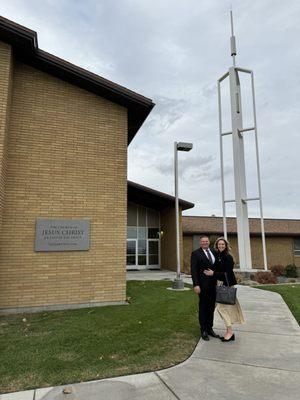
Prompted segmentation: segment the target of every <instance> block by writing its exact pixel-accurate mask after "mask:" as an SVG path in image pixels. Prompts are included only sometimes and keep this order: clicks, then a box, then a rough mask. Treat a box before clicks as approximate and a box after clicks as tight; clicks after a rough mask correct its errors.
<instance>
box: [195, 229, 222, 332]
mask: <svg viewBox="0 0 300 400" xmlns="http://www.w3.org/2000/svg"><path fill="white" fill-rule="evenodd" d="M209 245H210V242H209V238H208V237H207V236H202V237H201V238H200V248H199V249H197V250H195V251H193V252H192V256H191V272H192V279H193V285H194V291H195V293H196V294H198V295H199V324H200V329H201V337H202V339H204V340H209V337H208V336H209V335H210V336H213V337H219V335H217V334H216V333H215V332H214V331H213V321H214V311H215V302H216V283H217V281H216V278H214V277H213V276H206V275H205V274H204V270H207V269H211V270H214V264H215V254H214V252H213V251H212V250H210V248H209Z"/></svg>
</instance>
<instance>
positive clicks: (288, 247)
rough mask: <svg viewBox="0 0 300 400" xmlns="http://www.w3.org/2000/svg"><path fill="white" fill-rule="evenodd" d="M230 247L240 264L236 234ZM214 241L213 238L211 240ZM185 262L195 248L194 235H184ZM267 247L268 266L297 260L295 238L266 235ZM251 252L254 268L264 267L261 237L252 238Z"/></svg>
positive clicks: (231, 237)
mask: <svg viewBox="0 0 300 400" xmlns="http://www.w3.org/2000/svg"><path fill="white" fill-rule="evenodd" d="M228 240H229V243H230V247H231V250H232V255H233V257H234V260H235V263H236V264H238V262H239V256H238V244H237V237H236V236H230V235H229V236H228ZM211 242H212V243H213V240H211ZM183 244H184V255H185V256H184V264H185V265H188V263H189V262H190V254H191V252H192V248H193V236H187V235H185V236H184V239H183ZM266 249H267V260H268V267H269V268H270V267H271V266H272V265H278V264H281V265H283V266H286V265H287V264H293V263H294V262H296V257H295V258H294V249H293V238H289V237H284V236H283V237H266ZM251 254H252V265H253V268H261V269H263V265H264V263H263V254H262V243H261V238H260V237H252V238H251Z"/></svg>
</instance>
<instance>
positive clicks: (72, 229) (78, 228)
mask: <svg viewBox="0 0 300 400" xmlns="http://www.w3.org/2000/svg"><path fill="white" fill-rule="evenodd" d="M89 248H90V220H86V219H82V220H79V219H42V218H38V219H37V220H36V229H35V251H77V250H89Z"/></svg>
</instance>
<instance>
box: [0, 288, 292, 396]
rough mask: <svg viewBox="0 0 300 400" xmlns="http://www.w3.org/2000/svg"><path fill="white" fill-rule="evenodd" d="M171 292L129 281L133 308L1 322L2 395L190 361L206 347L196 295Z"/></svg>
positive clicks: (8, 318)
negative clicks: (199, 345) (195, 351)
mask: <svg viewBox="0 0 300 400" xmlns="http://www.w3.org/2000/svg"><path fill="white" fill-rule="evenodd" d="M170 285H171V284H170V282H166V281H155V282H154V281H146V282H144V281H143V282H141V281H134V282H132V281H131V282H128V286H127V296H128V298H130V301H131V304H130V305H124V306H108V307H99V308H88V309H80V310H69V311H56V312H44V313H39V314H26V315H20V314H19V315H15V316H2V317H0V355H1V362H0V393H4V392H11V391H18V390H25V389H31V388H36V387H45V386H54V385H61V384H67V383H74V382H80V381H87V380H93V379H101V378H105V377H112V376H118V375H126V374H132V373H137V372H143V371H150V370H155V369H159V368H164V367H168V366H170V365H173V364H176V363H179V362H181V361H183V360H184V359H186V358H187V357H188V356H189V355H190V354H191V353H192V351H193V349H194V347H195V345H196V344H197V342H198V340H199V327H198V318H197V308H198V305H197V296H195V294H194V293H193V291H192V290H190V291H185V292H172V291H169V290H166V288H167V287H169V286H170ZM298 296H299V293H298ZM24 318H26V320H25V322H24V321H23V319H24Z"/></svg>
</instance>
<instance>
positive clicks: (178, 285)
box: [173, 142, 193, 290]
mask: <svg viewBox="0 0 300 400" xmlns="http://www.w3.org/2000/svg"><path fill="white" fill-rule="evenodd" d="M192 148H193V143H184V142H174V174H175V216H176V267H177V272H176V277H175V279H174V282H173V289H174V290H183V289H184V282H183V280H182V278H181V275H180V245H179V199H178V151H190V150H192Z"/></svg>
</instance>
